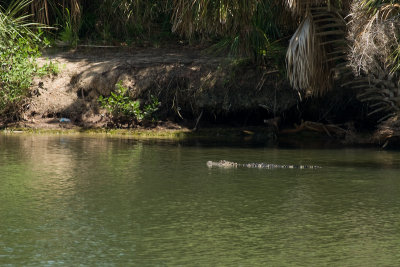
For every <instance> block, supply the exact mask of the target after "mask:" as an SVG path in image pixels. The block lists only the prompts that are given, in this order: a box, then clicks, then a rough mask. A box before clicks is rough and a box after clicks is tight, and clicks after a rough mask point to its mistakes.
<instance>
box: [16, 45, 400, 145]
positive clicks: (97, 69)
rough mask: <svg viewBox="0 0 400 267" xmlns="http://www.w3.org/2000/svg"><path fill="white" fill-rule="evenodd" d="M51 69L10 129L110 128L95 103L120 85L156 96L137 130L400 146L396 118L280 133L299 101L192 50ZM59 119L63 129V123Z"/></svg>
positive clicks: (97, 58) (263, 79) (70, 58)
mask: <svg viewBox="0 0 400 267" xmlns="http://www.w3.org/2000/svg"><path fill="white" fill-rule="evenodd" d="M49 61H51V62H52V63H55V64H57V65H58V67H59V69H60V72H59V74H57V75H51V76H46V77H41V78H39V77H37V78H35V79H34V81H33V86H32V97H31V99H30V100H29V103H28V104H27V105H26V109H25V112H24V114H23V116H22V120H21V121H20V122H18V123H16V124H13V125H9V126H13V127H24V128H31V129H50V130H51V129H54V130H57V129H65V128H67V129H82V128H95V129H96V128H105V127H108V126H110V119H109V117H108V116H107V113H106V110H103V109H101V108H100V106H99V103H98V97H99V96H100V95H103V96H108V95H110V93H111V91H112V90H114V89H115V85H116V83H117V82H119V81H121V82H122V84H123V85H124V86H125V87H126V88H128V89H129V95H130V96H131V97H132V98H133V99H138V100H140V101H142V102H144V101H146V99H149V97H150V96H151V95H154V96H157V97H158V99H159V100H160V101H161V103H162V105H161V108H160V111H159V114H158V115H159V118H160V120H159V121H157V122H155V123H150V124H143V123H142V124H138V125H135V126H134V127H135V128H139V129H154V130H165V129H172V130H182V131H187V130H189V129H193V128H195V127H196V128H199V127H200V126H203V125H210V124H211V125H212V123H221V122H226V121H227V118H228V119H229V120H230V121H231V122H232V121H235V119H236V120H237V121H239V122H238V123H237V124H234V125H233V126H239V127H243V126H248V125H246V123H247V122H248V121H251V122H252V123H254V122H256V124H257V125H264V126H266V128H270V129H271V132H273V135H274V136H276V134H279V131H280V130H281V131H280V133H281V134H283V135H284V136H287V134H290V135H299V132H300V131H301V132H304V131H311V132H317V133H318V132H319V134H320V135H322V136H323V135H326V136H328V137H329V138H334V139H340V140H342V143H346V144H378V145H380V146H387V145H389V146H390V145H394V146H395V147H396V146H397V145H398V144H399V143H400V137H399V136H400V135H399V132H400V128H399V126H398V120H397V118H396V119H395V120H394V121H390V122H389V121H388V122H387V123H386V124H385V123H384V124H381V126H380V128H379V129H377V131H376V132H375V133H371V134H357V133H356V130H355V129H354V128H353V127H347V126H345V127H342V126H340V127H342V128H343V129H342V128H336V126H335V125H329V124H322V123H317V124H315V123H314V124H310V123H308V124H304V125H303V124H302V125H300V126H299V127H296V126H293V130H289V131H287V130H282V129H279V128H280V127H279V118H278V116H279V115H281V114H283V113H284V112H287V111H288V110H294V109H295V108H296V105H298V101H299V99H298V95H297V93H296V92H295V91H294V90H292V89H291V88H290V86H289V85H288V84H287V82H286V81H285V79H283V78H282V77H281V76H280V74H279V72H278V71H276V70H273V69H270V70H266V69H259V68H256V67H254V65H253V64H251V63H249V62H246V61H241V60H234V59H231V58H224V57H216V56H210V55H205V54H203V53H202V52H201V50H196V49H193V48H191V49H186V48H173V49H166V48H159V49H155V48H150V49H148V48H146V49H121V48H110V49H81V50H76V51H61V52H60V51H58V52H53V53H51V52H49V51H48V52H47V53H45V54H44V56H43V57H42V58H39V59H38V63H39V65H42V64H46V63H48V62H49ZM267 68H268V67H267ZM330 109H331V108H330ZM244 114H245V115H244ZM335 114H337V113H335ZM246 116H247V117H246ZM65 119H66V120H67V122H63V121H62V120H65ZM230 126H232V125H230ZM302 126H303V127H302ZM290 139H293V137H290Z"/></svg>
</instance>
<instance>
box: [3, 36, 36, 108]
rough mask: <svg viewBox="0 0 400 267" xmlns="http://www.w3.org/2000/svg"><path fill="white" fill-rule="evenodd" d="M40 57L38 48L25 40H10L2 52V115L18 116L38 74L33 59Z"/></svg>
mask: <svg viewBox="0 0 400 267" xmlns="http://www.w3.org/2000/svg"><path fill="white" fill-rule="evenodd" d="M38 55H39V51H38V47H37V46H32V45H31V44H30V43H29V42H28V41H27V40H26V39H23V38H18V39H16V40H12V39H11V40H9V43H8V47H7V49H1V50H0V60H1V71H0V85H1V91H0V114H3V115H4V113H8V115H11V116H16V113H17V112H18V111H19V108H20V104H21V103H22V101H23V99H24V98H25V96H26V94H27V92H28V89H29V87H30V85H31V82H32V76H33V75H34V73H35V72H36V69H37V68H36V64H35V62H34V61H33V59H34V58H36V57H37V56H38Z"/></svg>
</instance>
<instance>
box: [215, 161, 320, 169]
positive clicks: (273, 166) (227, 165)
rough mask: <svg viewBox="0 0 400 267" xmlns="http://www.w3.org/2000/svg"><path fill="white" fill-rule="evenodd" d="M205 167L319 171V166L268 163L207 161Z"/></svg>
mask: <svg viewBox="0 0 400 267" xmlns="http://www.w3.org/2000/svg"><path fill="white" fill-rule="evenodd" d="M207 166H208V167H209V168H212V167H220V168H237V167H245V168H256V169H319V168H321V167H320V166H314V165H278V164H270V163H236V162H232V161H227V160H220V161H211V160H209V161H207Z"/></svg>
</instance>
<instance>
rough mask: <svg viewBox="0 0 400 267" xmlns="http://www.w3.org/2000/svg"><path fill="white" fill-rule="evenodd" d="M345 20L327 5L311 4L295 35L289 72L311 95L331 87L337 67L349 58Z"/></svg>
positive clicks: (288, 58) (298, 87)
mask: <svg viewBox="0 0 400 267" xmlns="http://www.w3.org/2000/svg"><path fill="white" fill-rule="evenodd" d="M344 34H345V22H344V20H343V18H342V17H341V16H340V15H339V13H338V12H337V11H336V10H335V9H332V8H328V7H310V8H309V10H308V11H307V15H306V17H305V19H304V20H303V21H302V23H301V24H300V26H299V28H298V29H297V31H296V32H295V34H294V35H293V36H292V38H291V40H290V43H289V47H288V51H287V55H286V62H287V73H288V78H289V81H290V83H291V85H292V87H293V88H294V89H296V90H303V91H306V92H307V93H310V94H312V95H322V94H324V93H325V92H327V91H328V90H330V89H331V87H332V83H333V78H334V74H335V70H336V68H337V67H338V66H339V63H342V62H344V60H345V58H346V42H345V38H344Z"/></svg>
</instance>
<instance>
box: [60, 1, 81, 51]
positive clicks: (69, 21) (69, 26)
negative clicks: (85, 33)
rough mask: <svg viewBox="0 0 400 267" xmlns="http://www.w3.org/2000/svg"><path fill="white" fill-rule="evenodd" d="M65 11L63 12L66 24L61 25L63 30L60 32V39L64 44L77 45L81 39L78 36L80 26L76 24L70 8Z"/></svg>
mask: <svg viewBox="0 0 400 267" xmlns="http://www.w3.org/2000/svg"><path fill="white" fill-rule="evenodd" d="M63 13H64V14H63V17H64V18H63V21H64V25H61V28H62V30H61V32H60V34H59V36H60V39H61V41H62V42H63V43H64V44H66V45H68V46H72V47H76V46H77V45H78V41H79V36H78V29H79V27H78V26H76V25H74V20H73V18H72V16H71V13H70V11H69V9H68V8H66V9H65V11H64V12H63Z"/></svg>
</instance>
